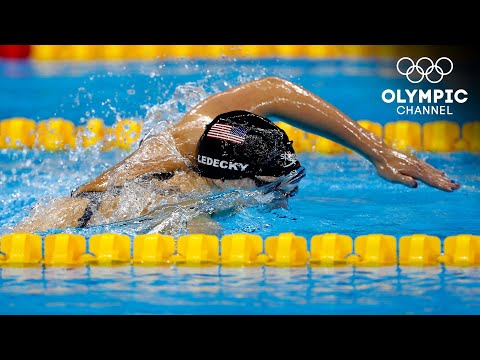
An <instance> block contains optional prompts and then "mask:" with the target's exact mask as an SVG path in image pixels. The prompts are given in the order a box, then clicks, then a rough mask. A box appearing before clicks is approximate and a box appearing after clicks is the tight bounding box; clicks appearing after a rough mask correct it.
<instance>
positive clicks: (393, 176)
mask: <svg viewBox="0 0 480 360" xmlns="http://www.w3.org/2000/svg"><path fill="white" fill-rule="evenodd" d="M372 163H373V164H374V165H375V167H376V168H377V172H378V174H379V175H380V176H381V177H383V178H384V179H386V180H389V181H392V182H395V183H401V184H404V185H406V186H408V187H411V188H416V187H417V186H418V183H417V180H420V181H422V182H424V183H425V184H427V185H429V186H432V187H434V188H437V189H440V190H444V191H448V192H452V191H453V190H456V189H458V188H460V185H459V184H456V183H454V182H453V181H451V180H450V179H449V178H448V177H446V176H445V173H444V172H442V171H440V170H438V169H436V168H434V167H433V166H432V165H429V164H427V163H426V162H425V161H423V160H420V159H419V158H417V157H415V156H413V155H409V154H404V153H401V152H399V151H396V150H394V149H390V148H388V149H386V150H385V151H382V154H381V156H379V157H377V158H376V159H373V160H372Z"/></svg>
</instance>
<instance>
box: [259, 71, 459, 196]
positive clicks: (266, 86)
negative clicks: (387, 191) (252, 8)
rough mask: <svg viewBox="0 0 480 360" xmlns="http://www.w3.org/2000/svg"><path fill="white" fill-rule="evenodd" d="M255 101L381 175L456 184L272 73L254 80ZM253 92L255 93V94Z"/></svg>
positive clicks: (264, 111)
mask: <svg viewBox="0 0 480 360" xmlns="http://www.w3.org/2000/svg"><path fill="white" fill-rule="evenodd" d="M257 84H258V85H257V86H256V88H257V89H256V90H254V91H253V93H252V95H251V96H254V97H256V103H257V105H256V106H255V107H254V108H252V109H251V111H252V112H254V113H257V114H258V115H262V116H269V115H273V116H277V117H279V118H281V119H282V120H285V121H286V122H288V123H290V124H291V125H293V126H297V127H299V128H302V129H304V130H306V131H309V132H312V133H315V134H317V135H320V136H323V137H326V138H328V139H330V140H332V141H335V142H337V143H340V144H342V145H344V146H346V147H348V148H350V149H352V150H354V151H356V152H358V153H360V154H361V155H363V156H364V157H365V158H367V159H368V160H370V161H371V162H372V163H373V165H374V166H375V167H376V169H377V172H378V173H379V175H380V176H382V177H383V178H385V179H387V180H389V181H392V182H398V183H402V184H404V185H407V186H409V187H417V186H418V184H417V182H416V179H418V180H420V181H422V182H424V183H426V184H427V185H430V186H433V187H435V188H438V189H441V190H445V191H453V190H455V189H458V188H459V185H458V184H455V183H452V182H451V181H450V180H449V179H448V178H447V177H446V176H445V173H443V172H441V171H439V170H437V169H436V168H434V167H433V166H431V165H429V164H427V163H426V162H425V161H423V160H420V159H418V158H417V157H415V156H412V155H408V154H404V153H401V152H399V151H396V150H394V149H392V148H391V147H389V146H387V145H386V144H385V143H384V142H383V140H382V139H380V138H379V137H377V136H376V135H375V134H373V133H372V132H370V131H368V130H366V129H365V128H363V127H361V126H360V125H359V124H358V123H357V122H355V121H353V120H352V119H351V118H349V117H348V116H347V115H345V114H344V113H343V112H341V111H340V110H339V109H337V108H335V107H334V106H332V105H331V104H329V103H327V102H326V101H325V100H323V99H321V98H320V97H318V96H316V95H315V94H313V93H311V92H309V91H307V90H306V89H304V88H302V87H300V86H299V85H296V84H293V83H291V82H289V81H286V80H282V79H279V78H275V77H269V78H265V79H262V80H258V81H257ZM255 93H256V94H255Z"/></svg>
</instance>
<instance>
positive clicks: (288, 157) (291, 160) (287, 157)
mask: <svg viewBox="0 0 480 360" xmlns="http://www.w3.org/2000/svg"><path fill="white" fill-rule="evenodd" d="M280 159H282V160H284V161H285V162H287V161H288V163H285V165H283V167H289V166H292V165H295V163H296V162H297V155H296V154H294V153H291V152H286V153H283V154H282V155H280Z"/></svg>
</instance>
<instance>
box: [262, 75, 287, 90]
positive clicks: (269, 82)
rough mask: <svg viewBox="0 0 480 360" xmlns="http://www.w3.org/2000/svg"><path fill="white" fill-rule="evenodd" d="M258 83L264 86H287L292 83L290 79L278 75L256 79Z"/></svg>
mask: <svg viewBox="0 0 480 360" xmlns="http://www.w3.org/2000/svg"><path fill="white" fill-rule="evenodd" d="M256 83H258V84H259V85H262V86H268V87H271V86H274V87H279V86H285V85H288V84H290V82H289V81H287V80H285V79H282V78H279V77H276V76H267V77H264V78H261V79H258V80H256Z"/></svg>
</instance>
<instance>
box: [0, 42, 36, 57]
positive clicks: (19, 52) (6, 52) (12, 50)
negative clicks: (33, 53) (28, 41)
mask: <svg viewBox="0 0 480 360" xmlns="http://www.w3.org/2000/svg"><path fill="white" fill-rule="evenodd" d="M29 55H30V45H0V58H7V59H24V58H28V56H29Z"/></svg>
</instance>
